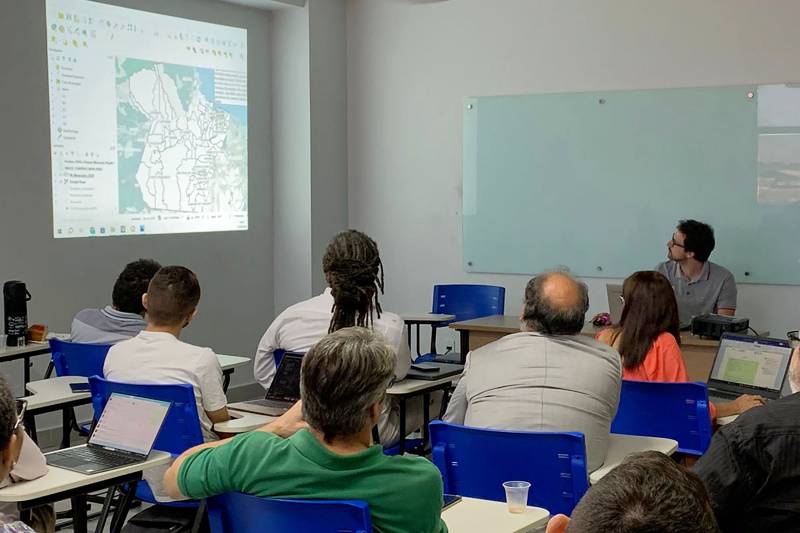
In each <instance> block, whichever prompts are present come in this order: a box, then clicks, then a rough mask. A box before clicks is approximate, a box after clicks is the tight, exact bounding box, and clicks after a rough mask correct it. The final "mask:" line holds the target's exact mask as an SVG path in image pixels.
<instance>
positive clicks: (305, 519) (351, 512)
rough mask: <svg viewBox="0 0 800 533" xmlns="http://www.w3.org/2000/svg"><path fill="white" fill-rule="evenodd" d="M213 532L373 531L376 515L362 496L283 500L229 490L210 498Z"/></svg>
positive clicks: (363, 532) (356, 532) (341, 532)
mask: <svg viewBox="0 0 800 533" xmlns="http://www.w3.org/2000/svg"><path fill="white" fill-rule="evenodd" d="M208 521H209V525H210V526H211V533H262V532H264V531H267V530H269V531H272V532H275V533H294V532H295V531H314V532H315V533H369V532H371V531H372V519H371V517H370V514H369V507H368V506H367V504H366V502H363V501H360V500H342V501H324V500H280V499H274V498H261V497H258V496H251V495H248V494H242V493H239V492H229V493H227V494H221V495H219V496H214V497H213V498H209V499H208Z"/></svg>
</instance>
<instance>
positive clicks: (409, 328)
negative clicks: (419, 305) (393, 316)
mask: <svg viewBox="0 0 800 533" xmlns="http://www.w3.org/2000/svg"><path fill="white" fill-rule="evenodd" d="M406 335H407V336H408V351H409V352H410V351H411V323H410V322H409V323H408V324H406Z"/></svg>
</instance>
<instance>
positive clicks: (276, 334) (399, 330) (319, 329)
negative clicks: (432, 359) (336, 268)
mask: <svg viewBox="0 0 800 533" xmlns="http://www.w3.org/2000/svg"><path fill="white" fill-rule="evenodd" d="M332 308H333V295H332V294H331V289H330V288H327V289H325V292H323V293H322V294H320V295H319V296H315V297H314V298H311V299H310V300H305V301H304V302H300V303H297V304H295V305H293V306H291V307H289V308H287V309H286V310H285V311H284V312H283V313H281V314H280V315H278V317H277V318H276V319H275V320H273V322H272V324H270V326H269V328H268V329H267V332H266V333H264V336H263V337H261V342H259V343H258V350H257V351H256V356H255V362H254V373H255V376H256V380H257V381H258V382H259V383H260V384H261V386H262V387H264V388H265V389H268V388H269V386H270V384H271V383H272V379H273V378H274V377H275V359H274V358H273V356H272V352H274V351H275V350H277V349H278V348H282V349H284V350H287V351H290V352H301V353H305V352H307V351H308V350H309V349H310V348H311V347H312V346H314V345H315V344H316V343H317V342H319V341H320V339H322V337H324V336H325V335H327V334H328V326H329V325H330V322H331V317H332V316H333V313H332V312H331V309H332ZM373 319H374V322H373V328H374V330H375V331H378V332H380V333H382V334H383V336H384V337H385V338H386V343H387V344H388V345H389V346H390V347H391V348H392V349H393V350H394V353H395V354H396V355H397V366H396V367H395V377H396V378H397V380H401V379H403V378H405V377H406V374H408V369H409V368H410V367H411V355H410V353H409V351H408V345H407V344H406V342H405V339H404V335H403V327H404V322H403V319H402V318H400V317H399V316H397V315H395V314H394V313H387V312H385V311H384V312H382V313H381V316H380V318H377V317H374V316H373Z"/></svg>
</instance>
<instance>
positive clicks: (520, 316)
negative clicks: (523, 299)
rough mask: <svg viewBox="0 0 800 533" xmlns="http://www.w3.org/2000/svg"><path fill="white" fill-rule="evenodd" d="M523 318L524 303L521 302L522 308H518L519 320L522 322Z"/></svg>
mask: <svg viewBox="0 0 800 533" xmlns="http://www.w3.org/2000/svg"><path fill="white" fill-rule="evenodd" d="M524 320H525V304H522V309H520V310H519V321H520V322H523V321H524Z"/></svg>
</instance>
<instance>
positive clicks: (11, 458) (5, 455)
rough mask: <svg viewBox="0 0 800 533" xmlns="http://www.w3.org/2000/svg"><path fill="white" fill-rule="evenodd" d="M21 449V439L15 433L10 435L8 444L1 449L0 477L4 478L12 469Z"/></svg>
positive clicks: (16, 432)
mask: <svg viewBox="0 0 800 533" xmlns="http://www.w3.org/2000/svg"><path fill="white" fill-rule="evenodd" d="M21 449H22V438H20V436H19V432H18V431H15V432H13V433H12V434H11V438H10V439H8V444H6V447H5V448H4V449H3V452H2V454H1V455H0V460H1V461H2V466H0V469H2V470H1V471H0V475H1V476H2V477H3V478H5V477H6V476H7V475H8V473H9V472H11V469H12V468H14V465H15V464H16V462H17V459H19V453H20V451H21Z"/></svg>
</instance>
